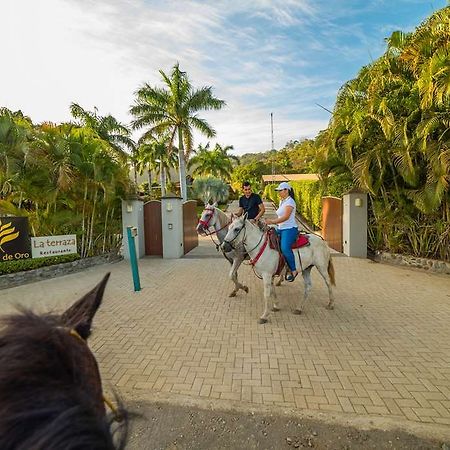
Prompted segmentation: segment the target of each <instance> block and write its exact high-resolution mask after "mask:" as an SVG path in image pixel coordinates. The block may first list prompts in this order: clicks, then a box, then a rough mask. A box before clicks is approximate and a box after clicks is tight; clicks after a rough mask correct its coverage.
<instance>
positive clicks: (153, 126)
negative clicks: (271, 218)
mask: <svg viewBox="0 0 450 450" xmlns="http://www.w3.org/2000/svg"><path fill="white" fill-rule="evenodd" d="M159 73H160V75H161V77H162V80H163V82H164V84H165V88H160V87H152V86H150V85H149V84H144V85H143V86H142V87H141V88H139V89H138V90H137V91H136V100H135V103H134V106H132V107H131V109H130V112H131V114H132V115H133V116H134V120H133V122H132V126H133V127H134V128H135V129H142V128H146V130H145V132H144V135H143V138H145V137H146V136H161V135H168V136H169V152H170V151H171V150H172V145H173V143H174V142H177V143H178V164H179V173H180V188H181V196H182V197H183V199H184V200H187V186H186V161H187V160H189V156H190V154H191V153H192V150H193V131H194V130H197V131H199V132H200V133H201V134H203V135H205V136H206V137H208V138H212V137H214V136H215V134H216V132H215V130H214V128H212V127H211V125H209V124H208V122H206V120H205V119H202V118H201V117H199V116H198V112H199V111H207V110H211V109H215V110H218V109H220V108H222V107H223V106H225V102H224V101H223V100H219V99H218V98H216V97H214V95H213V93H212V88H211V87H202V88H200V89H194V88H193V86H192V84H191V82H190V80H189V78H188V76H187V74H186V72H182V71H181V70H180V67H179V65H178V64H176V65H175V66H174V67H173V69H172V72H171V74H170V76H168V75H166V74H165V73H164V72H163V71H162V70H160V71H159Z"/></svg>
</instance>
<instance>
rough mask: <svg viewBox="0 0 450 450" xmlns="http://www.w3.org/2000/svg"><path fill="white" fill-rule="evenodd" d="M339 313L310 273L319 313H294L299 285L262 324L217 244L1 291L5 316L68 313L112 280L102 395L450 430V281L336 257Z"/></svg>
mask: <svg viewBox="0 0 450 450" xmlns="http://www.w3.org/2000/svg"><path fill="white" fill-rule="evenodd" d="M333 262H334V264H335V269H336V276H337V287H336V289H335V295H336V303H335V305H336V307H335V310H334V311H327V310H326V309H325V308H324V306H325V304H326V302H327V292H326V287H325V284H324V283H323V282H322V280H321V278H320V276H319V274H318V273H317V271H315V270H314V271H313V290H312V292H311V295H310V298H311V301H310V303H309V305H308V306H307V308H306V311H305V314H304V315H302V316H296V315H293V314H292V312H291V309H292V308H293V307H294V306H295V305H296V301H297V299H298V298H299V296H301V295H302V292H303V284H302V280H301V278H298V279H297V280H296V281H295V282H294V283H292V284H291V283H284V284H283V286H281V287H280V288H278V297H279V304H280V306H281V308H282V309H281V311H280V312H278V313H273V314H272V315H271V316H270V321H269V323H267V324H265V325H259V324H258V323H257V321H258V318H259V315H260V314H261V312H262V308H263V296H262V282H261V281H260V280H258V279H257V278H255V276H254V275H253V272H252V270H251V269H250V268H249V267H248V266H245V267H242V268H241V270H240V278H241V279H242V280H243V281H244V282H245V283H246V284H247V285H248V286H249V287H250V292H249V294H248V295H246V294H245V293H239V294H238V297H236V298H228V294H229V293H230V292H231V290H232V284H231V281H229V280H228V276H227V274H228V270H229V264H228V262H227V261H225V259H223V258H222V257H221V255H220V254H218V253H216V251H215V248H214V246H213V244H212V243H211V241H210V240H209V239H201V240H200V247H199V248H197V249H196V250H194V251H193V252H191V253H190V254H189V255H188V256H187V257H185V258H182V259H179V260H163V259H158V258H144V259H142V260H140V263H139V265H140V275H141V283H142V286H143V290H142V291H141V292H140V293H133V291H132V280H131V272H130V268H129V265H128V263H127V262H125V261H123V262H120V263H117V264H112V265H109V266H101V267H97V268H93V269H89V270H86V271H85V272H82V273H78V274H73V275H69V276H66V277H61V278H56V279H54V280H48V281H42V282H39V283H34V284H29V285H25V286H21V287H17V288H12V289H9V290H5V291H0V315H2V314H6V313H9V312H11V311H12V310H13V307H12V305H13V304H17V303H21V304H24V305H26V306H29V307H33V309H35V310H37V311H40V312H42V311H48V310H49V309H51V310H56V311H61V310H63V309H64V308H65V307H66V306H67V305H69V304H71V303H72V302H73V301H74V300H75V299H77V298H78V297H79V296H81V294H83V293H85V292H86V291H87V290H88V289H90V288H91V287H92V286H93V285H94V284H96V283H97V282H98V281H99V280H100V279H101V277H102V275H103V274H104V273H105V272H106V271H107V270H111V272H112V276H111V279H110V282H109V284H108V287H107V290H106V294H105V299H104V304H103V306H102V308H101V310H100V311H99V313H98V315H97V317H96V320H95V331H94V333H93V336H92V338H91V339H90V346H91V348H92V349H93V351H94V352H95V355H96V356H97V360H98V361H99V364H100V370H101V374H102V378H103V380H104V383H105V384H106V385H107V386H108V385H110V386H111V385H112V387H113V388H114V389H116V390H118V391H119V392H120V390H121V389H123V388H124V389H134V390H136V391H139V390H146V391H148V392H150V393H151V392H165V393H168V394H170V393H174V394H183V395H187V396H191V397H197V398H198V397H200V398H204V399H207V400H214V401H217V402H219V403H220V401H221V399H224V400H236V401H243V402H247V403H251V404H254V405H257V404H265V405H279V406H283V407H290V408H299V409H303V410H315V411H332V412H343V413H350V414H354V415H356V414H357V415H378V416H380V415H381V416H387V417H391V418H393V419H395V418H399V419H402V420H403V419H407V420H409V421H415V422H429V423H435V424H447V425H450V326H449V323H450V277H448V276H441V275H435V274H430V273H426V272H421V271H414V270H409V269H404V268H398V267H392V266H387V265H382V264H376V263H373V262H371V261H369V260H362V259H354V258H347V257H344V256H339V257H334V258H333Z"/></svg>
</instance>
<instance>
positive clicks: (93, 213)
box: [86, 186, 98, 256]
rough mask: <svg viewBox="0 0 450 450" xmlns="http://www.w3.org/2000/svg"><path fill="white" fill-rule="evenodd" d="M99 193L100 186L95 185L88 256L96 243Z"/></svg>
mask: <svg viewBox="0 0 450 450" xmlns="http://www.w3.org/2000/svg"><path fill="white" fill-rule="evenodd" d="M97 194H98V187H97V186H95V189H94V201H93V205H92V215H91V223H90V230H89V229H88V232H89V240H88V245H87V252H86V256H88V255H89V254H90V253H91V251H92V248H93V244H94V223H95V213H96V211H95V207H96V206H97Z"/></svg>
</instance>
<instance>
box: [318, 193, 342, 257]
mask: <svg viewBox="0 0 450 450" xmlns="http://www.w3.org/2000/svg"><path fill="white" fill-rule="evenodd" d="M322 237H323V238H324V239H325V240H326V241H327V244H328V245H329V246H330V247H331V248H333V249H334V250H337V251H338V252H342V199H340V198H338V197H323V198H322Z"/></svg>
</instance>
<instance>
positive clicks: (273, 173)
mask: <svg viewBox="0 0 450 450" xmlns="http://www.w3.org/2000/svg"><path fill="white" fill-rule="evenodd" d="M270 131H271V136H272V152H273V151H274V150H275V148H274V147H275V146H274V143H273V113H272V112H271V113H270ZM273 157H274V155H273V154H272V181H273V175H275V165H274V160H273Z"/></svg>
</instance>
